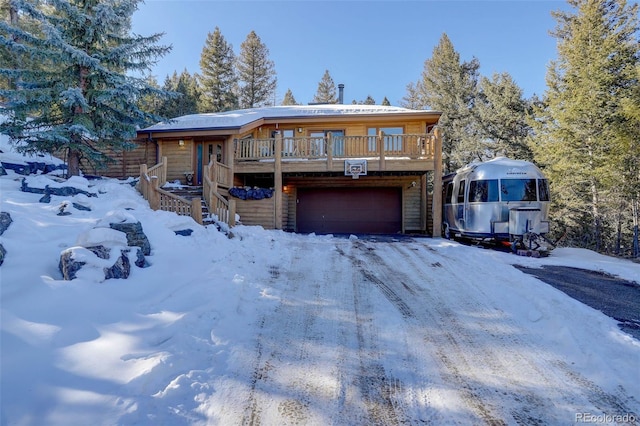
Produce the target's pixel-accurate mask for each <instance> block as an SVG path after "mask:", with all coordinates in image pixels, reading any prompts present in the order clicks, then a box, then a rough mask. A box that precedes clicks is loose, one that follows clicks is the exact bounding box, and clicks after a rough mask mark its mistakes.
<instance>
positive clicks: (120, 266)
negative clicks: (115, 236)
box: [104, 250, 131, 280]
mask: <svg viewBox="0 0 640 426" xmlns="http://www.w3.org/2000/svg"><path fill="white" fill-rule="evenodd" d="M127 251H128V250H127ZM127 251H125V250H123V251H121V252H120V257H118V260H116V263H114V264H113V266H112V267H111V268H104V278H105V279H106V280H108V279H110V278H125V279H126V278H129V274H130V273H131V263H130V262H129V257H128V256H127Z"/></svg>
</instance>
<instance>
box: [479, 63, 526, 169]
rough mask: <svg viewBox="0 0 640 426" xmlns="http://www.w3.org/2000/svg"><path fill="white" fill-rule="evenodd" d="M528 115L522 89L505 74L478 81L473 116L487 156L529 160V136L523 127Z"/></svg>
mask: <svg viewBox="0 0 640 426" xmlns="http://www.w3.org/2000/svg"><path fill="white" fill-rule="evenodd" d="M528 111H529V104H528V102H527V101H526V100H525V99H523V97H522V89H520V87H518V85H517V84H516V83H515V82H514V81H513V79H512V78H511V76H510V75H509V74H508V73H502V74H494V75H493V76H492V77H491V79H488V78H486V77H482V78H481V79H480V91H479V94H478V97H477V100H476V103H475V113H476V114H477V117H478V123H479V125H480V131H481V134H480V137H481V139H482V140H484V141H486V142H487V150H488V153H487V155H491V156H493V157H495V156H505V157H509V158H515V159H519V160H529V161H531V160H532V159H533V153H532V152H531V149H530V148H529V146H528V143H527V137H528V136H529V134H530V133H531V128H530V127H529V125H528V124H527V114H528Z"/></svg>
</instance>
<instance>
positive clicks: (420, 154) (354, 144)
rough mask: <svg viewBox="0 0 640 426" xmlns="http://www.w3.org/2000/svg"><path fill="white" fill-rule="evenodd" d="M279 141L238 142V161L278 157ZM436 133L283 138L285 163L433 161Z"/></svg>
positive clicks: (242, 140)
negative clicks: (374, 160) (356, 160)
mask: <svg viewBox="0 0 640 426" xmlns="http://www.w3.org/2000/svg"><path fill="white" fill-rule="evenodd" d="M275 142H276V138H269V139H239V140H236V146H235V159H236V160H237V161H251V160H253V161H255V160H264V159H273V158H275V154H276V153H275V146H276V143H275ZM434 147H435V135H434V134H433V133H422V134H400V135H385V134H383V133H380V134H379V135H377V136H333V135H331V134H329V135H328V136H327V137H296V138H282V153H281V154H282V161H286V160H287V159H327V158H362V157H378V158H403V157H407V158H409V159H414V160H416V159H420V160H433V158H434V152H435V151H434Z"/></svg>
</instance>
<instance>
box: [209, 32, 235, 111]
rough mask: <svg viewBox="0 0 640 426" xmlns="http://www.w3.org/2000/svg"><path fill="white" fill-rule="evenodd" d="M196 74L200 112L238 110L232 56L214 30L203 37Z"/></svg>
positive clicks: (233, 59) (224, 42)
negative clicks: (203, 43)
mask: <svg viewBox="0 0 640 426" xmlns="http://www.w3.org/2000/svg"><path fill="white" fill-rule="evenodd" d="M200 72H201V73H202V75H201V76H200V86H201V92H202V95H201V98H200V106H199V109H200V110H201V111H203V112H220V111H229V110H233V109H236V108H237V107H238V98H237V95H236V85H237V77H236V72H235V55H234V53H233V48H232V46H231V45H230V44H229V43H227V41H226V40H225V38H224V36H223V35H222V33H221V32H220V28H218V27H216V28H215V30H214V31H213V33H209V34H207V40H206V41H205V45H204V47H203V48H202V53H201V54H200Z"/></svg>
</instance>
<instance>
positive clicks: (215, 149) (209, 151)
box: [196, 142, 224, 185]
mask: <svg viewBox="0 0 640 426" xmlns="http://www.w3.org/2000/svg"><path fill="white" fill-rule="evenodd" d="M210 160H214V161H217V162H218V163H224V149H223V147H222V142H201V143H199V144H198V145H197V146H196V164H197V165H198V167H197V170H196V179H197V183H198V185H202V180H203V171H204V166H206V165H207V164H209V161H210Z"/></svg>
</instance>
